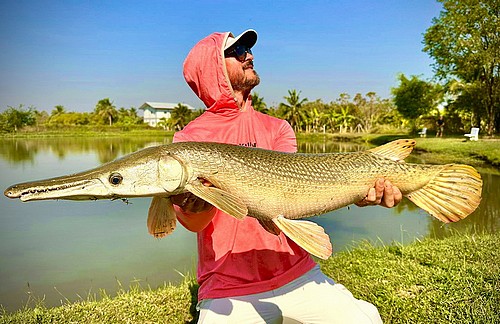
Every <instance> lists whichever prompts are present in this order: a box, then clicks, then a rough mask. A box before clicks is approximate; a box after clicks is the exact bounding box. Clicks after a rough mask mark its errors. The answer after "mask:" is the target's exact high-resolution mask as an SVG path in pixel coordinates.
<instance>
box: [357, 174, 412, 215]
mask: <svg viewBox="0 0 500 324" xmlns="http://www.w3.org/2000/svg"><path fill="white" fill-rule="evenodd" d="M401 199H403V194H401V191H400V190H399V189H398V187H396V186H393V185H392V183H391V182H390V181H389V180H385V179H384V178H380V179H378V180H377V181H376V182H375V186H374V187H373V188H370V190H368V194H367V195H366V197H365V198H364V199H363V200H361V201H358V202H357V203H356V205H357V206H359V207H364V206H370V205H380V206H384V207H388V208H391V207H394V206H396V205H397V204H399V203H400V202H401Z"/></svg>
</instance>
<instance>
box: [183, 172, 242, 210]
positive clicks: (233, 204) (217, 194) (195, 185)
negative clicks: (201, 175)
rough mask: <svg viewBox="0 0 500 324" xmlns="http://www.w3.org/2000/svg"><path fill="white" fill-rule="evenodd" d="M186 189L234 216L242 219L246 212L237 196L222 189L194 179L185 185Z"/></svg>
mask: <svg viewBox="0 0 500 324" xmlns="http://www.w3.org/2000/svg"><path fill="white" fill-rule="evenodd" d="M186 190H187V191H189V192H191V193H192V194H194V195H195V196H197V197H200V198H201V199H203V200H205V201H206V202H209V203H210V204H212V205H214V206H215V207H217V208H218V209H220V210H222V211H223V212H225V213H226V214H228V215H231V216H233V217H234V218H237V219H243V218H244V217H245V216H246V215H247V214H248V209H247V206H246V205H245V203H244V202H243V201H242V200H241V199H240V198H239V197H237V196H235V195H233V194H231V193H229V192H227V191H224V190H222V189H219V188H216V187H208V186H205V185H203V184H202V183H201V182H199V181H194V182H192V183H189V184H187V185H186Z"/></svg>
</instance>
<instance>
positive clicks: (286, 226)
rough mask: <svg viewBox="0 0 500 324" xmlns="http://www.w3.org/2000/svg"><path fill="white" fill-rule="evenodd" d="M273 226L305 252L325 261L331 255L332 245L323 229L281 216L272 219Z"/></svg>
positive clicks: (310, 223) (314, 224)
mask: <svg viewBox="0 0 500 324" xmlns="http://www.w3.org/2000/svg"><path fill="white" fill-rule="evenodd" d="M273 222H274V224H276V226H278V228H279V229H280V230H282V231H283V233H285V235H286V236H288V237H289V238H290V239H291V240H292V241H294V242H295V243H297V244H298V245H299V246H300V247H302V248H303V249H304V250H306V251H307V252H309V253H311V254H312V255H315V256H317V257H318V258H321V259H323V260H326V259H328V258H329V257H330V255H332V243H331V242H330V237H329V236H328V234H326V233H325V230H324V229H323V227H321V226H319V225H318V224H316V223H313V222H310V221H305V220H292V219H287V218H285V217H283V216H281V215H280V216H278V217H276V218H273Z"/></svg>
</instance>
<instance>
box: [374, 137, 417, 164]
mask: <svg viewBox="0 0 500 324" xmlns="http://www.w3.org/2000/svg"><path fill="white" fill-rule="evenodd" d="M416 144H417V142H416V141H415V140H412V139H399V140H395V141H392V142H389V143H387V144H384V145H380V146H377V147H374V148H372V149H369V150H368V151H369V152H372V153H375V154H378V155H381V156H383V157H385V158H387V159H390V160H393V161H403V160H404V159H405V158H406V157H407V156H408V155H410V153H411V151H412V150H413V148H414V147H415V145H416Z"/></svg>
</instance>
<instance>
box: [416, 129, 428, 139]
mask: <svg viewBox="0 0 500 324" xmlns="http://www.w3.org/2000/svg"><path fill="white" fill-rule="evenodd" d="M418 135H420V137H426V136H427V127H424V128H422V131H421V132H418Z"/></svg>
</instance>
